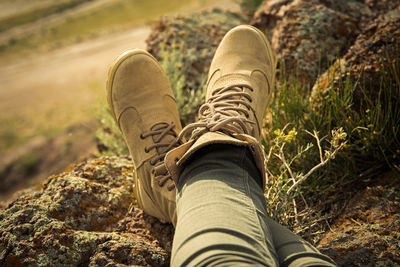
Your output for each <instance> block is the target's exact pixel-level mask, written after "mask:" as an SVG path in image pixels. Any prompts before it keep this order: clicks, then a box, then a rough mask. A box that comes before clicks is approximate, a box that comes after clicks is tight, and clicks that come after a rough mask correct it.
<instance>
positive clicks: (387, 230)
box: [318, 177, 400, 266]
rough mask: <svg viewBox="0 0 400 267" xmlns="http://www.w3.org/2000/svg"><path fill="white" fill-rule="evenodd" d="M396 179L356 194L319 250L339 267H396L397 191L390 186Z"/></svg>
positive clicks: (399, 205) (399, 246) (399, 194)
mask: <svg viewBox="0 0 400 267" xmlns="http://www.w3.org/2000/svg"><path fill="white" fill-rule="evenodd" d="M396 179H397V178H396V177H393V178H391V179H390V180H389V181H388V183H387V185H385V186H382V185H375V186H372V187H367V188H366V189H364V190H362V191H361V192H358V193H356V195H355V196H354V197H353V198H352V199H351V200H350V201H349V203H348V204H347V207H346V209H345V210H344V211H343V212H342V213H341V215H340V216H339V218H338V219H337V220H336V221H335V223H334V224H333V225H331V230H330V231H329V232H328V233H326V234H325V235H324V237H323V238H322V240H321V242H320V243H319V245H318V249H319V250H320V251H321V252H323V253H324V254H327V255H328V256H330V257H331V258H333V259H334V260H335V261H336V262H337V263H338V265H339V266H398V265H396V264H399V263H400V255H399V251H400V243H399V241H398V240H399V233H400V215H399V214H400V190H399V187H396V186H395V185H393V182H394V181H395V180H396ZM390 183H392V185H388V184H390Z"/></svg>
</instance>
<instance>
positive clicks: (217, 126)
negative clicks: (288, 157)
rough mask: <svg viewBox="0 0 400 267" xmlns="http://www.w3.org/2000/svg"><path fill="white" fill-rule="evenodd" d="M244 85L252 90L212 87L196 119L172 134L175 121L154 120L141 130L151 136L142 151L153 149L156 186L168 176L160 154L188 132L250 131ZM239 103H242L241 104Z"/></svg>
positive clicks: (194, 134)
mask: <svg viewBox="0 0 400 267" xmlns="http://www.w3.org/2000/svg"><path fill="white" fill-rule="evenodd" d="M245 88H248V89H249V90H251V91H253V89H252V88H251V87H248V86H245V85H235V86H228V87H222V88H218V89H215V90H214V91H213V92H212V95H211V97H210V98H209V99H208V101H207V103H205V104H203V105H202V106H201V107H200V109H199V120H198V121H197V122H194V123H191V124H188V125H187V126H186V127H185V128H183V130H182V131H181V132H180V134H179V135H178V136H176V134H175V132H174V131H173V128H174V127H175V125H174V124H173V123H172V124H168V123H165V122H161V123H157V124H155V125H153V127H151V129H150V131H149V132H146V133H143V134H142V135H141V138H142V139H144V138H146V137H149V136H154V137H155V138H154V139H153V142H154V143H153V144H151V145H150V146H147V147H145V152H149V151H150V150H151V149H157V155H155V156H154V157H152V158H151V159H150V164H151V165H152V166H153V168H152V170H151V171H152V173H153V174H154V175H155V176H156V177H157V178H159V183H158V184H159V186H163V185H164V184H165V183H166V182H167V181H168V180H169V179H171V180H172V177H171V175H170V174H169V173H168V171H167V169H166V167H165V165H164V158H165V155H166V154H167V152H168V151H170V150H171V149H173V148H175V147H178V146H179V145H181V144H182V143H183V138H184V137H185V136H186V135H188V133H190V132H191V137H190V140H197V139H198V138H199V137H200V136H202V135H203V134H204V133H206V132H216V131H219V132H223V133H225V134H227V135H232V134H234V133H239V134H251V125H253V124H255V122H253V121H251V120H249V119H248V118H249V117H250V112H253V113H255V111H254V109H253V107H252V106H251V104H250V103H251V102H253V100H252V98H251V96H250V94H248V93H246V92H245V91H244V89H245ZM241 105H242V106H241ZM166 135H172V136H173V137H174V138H175V139H174V140H172V141H170V142H165V143H160V142H161V140H162V139H163V137H165V136H166ZM163 147H165V149H163V150H162V151H163V152H160V153H159V152H158V151H159V150H158V148H163ZM167 188H168V190H170V191H171V190H173V189H174V188H175V184H171V185H169V186H168V187H167Z"/></svg>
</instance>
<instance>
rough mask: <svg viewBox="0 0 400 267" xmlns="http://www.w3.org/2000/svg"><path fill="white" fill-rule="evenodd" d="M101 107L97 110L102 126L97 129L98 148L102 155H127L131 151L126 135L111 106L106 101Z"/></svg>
mask: <svg viewBox="0 0 400 267" xmlns="http://www.w3.org/2000/svg"><path fill="white" fill-rule="evenodd" d="M100 102H102V105H101V108H99V109H98V110H96V113H97V117H98V120H99V122H100V124H101V127H100V128H99V129H98V130H97V131H96V134H95V136H96V139H97V142H98V146H97V147H98V150H99V152H100V154H102V155H126V154H128V153H129V151H128V147H127V146H126V144H125V140H124V137H123V135H122V133H121V131H120V130H119V128H118V126H117V124H116V123H115V121H114V118H113V116H112V114H111V111H110V108H109V107H108V105H107V104H106V103H104V101H100Z"/></svg>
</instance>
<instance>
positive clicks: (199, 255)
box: [171, 145, 336, 266]
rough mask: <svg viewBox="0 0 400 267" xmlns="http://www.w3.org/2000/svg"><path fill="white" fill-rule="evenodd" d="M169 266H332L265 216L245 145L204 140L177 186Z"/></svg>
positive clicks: (258, 179)
mask: <svg viewBox="0 0 400 267" xmlns="http://www.w3.org/2000/svg"><path fill="white" fill-rule="evenodd" d="M176 201H177V216H178V221H177V225H176V229H175V236H174V241H173V247H172V259H171V266H238V265H239V266H243V265H259V266H260V265H261V266H336V265H335V264H334V262H333V261H332V260H331V259H330V258H329V257H327V256H325V255H323V254H321V253H319V252H318V250H317V249H316V248H314V247H313V246H312V245H310V244H309V243H307V242H306V241H304V240H303V239H301V238H300V237H299V236H297V235H295V234H294V233H292V232H291V231H289V230H288V229H286V228H284V227H282V226H281V225H279V224H278V223H276V222H274V221H273V220H271V219H270V218H268V216H267V211H266V201H265V198H264V194H263V191H262V187H261V175H260V173H259V171H258V169H257V168H256V166H255V164H254V162H253V157H252V155H251V154H250V152H249V151H248V149H247V148H245V147H238V146H231V145H210V146H207V147H205V148H203V149H201V150H199V151H197V152H196V153H195V154H194V155H193V157H192V158H191V160H190V161H189V162H188V163H187V165H186V167H185V169H184V171H183V173H182V174H181V176H180V180H179V183H178V185H177V199H176Z"/></svg>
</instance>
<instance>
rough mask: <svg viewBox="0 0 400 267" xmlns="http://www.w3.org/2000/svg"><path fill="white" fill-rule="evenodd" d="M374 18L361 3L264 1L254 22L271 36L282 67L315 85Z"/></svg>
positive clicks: (318, 0)
mask: <svg viewBox="0 0 400 267" xmlns="http://www.w3.org/2000/svg"><path fill="white" fill-rule="evenodd" d="M372 16H373V12H372V11H371V10H370V9H369V7H368V6H367V5H365V4H363V3H360V2H358V1H344V0H340V1H336V0H328V1H322V0H298V1H291V0H285V1H283V0H278V1H265V2H264V5H263V6H261V8H260V9H259V10H258V11H257V12H256V14H255V16H254V18H253V20H252V22H251V23H252V24H253V25H254V26H256V27H258V28H260V29H262V30H264V31H266V32H267V33H268V34H269V36H270V38H271V42H272V48H273V49H274V51H275V53H276V54H277V55H278V59H279V61H280V63H281V66H280V68H281V69H282V68H285V70H286V72H287V73H288V74H290V75H295V76H296V77H297V79H298V80H300V81H301V82H303V83H305V84H312V83H313V82H314V81H315V79H316V78H317V76H318V74H319V73H320V72H321V71H324V70H325V69H326V68H327V67H328V65H329V64H330V62H332V61H334V60H335V58H336V57H338V56H341V55H343V54H344V53H345V51H346V50H347V48H348V47H349V46H350V45H351V44H352V43H353V41H354V40H355V38H356V37H357V34H358V33H359V32H360V29H361V28H362V25H363V23H364V22H365V21H368V19H369V18H371V17H372Z"/></svg>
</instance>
